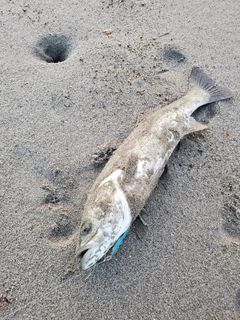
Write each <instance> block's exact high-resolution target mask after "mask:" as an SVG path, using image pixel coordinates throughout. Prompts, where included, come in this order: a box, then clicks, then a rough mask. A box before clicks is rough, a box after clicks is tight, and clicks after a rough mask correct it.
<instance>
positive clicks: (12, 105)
mask: <svg viewBox="0 0 240 320" xmlns="http://www.w3.org/2000/svg"><path fill="white" fill-rule="evenodd" d="M0 13H1V14H0V17H1V30H2V32H1V35H0V44H1V51H0V64H1V78H0V82H1V86H0V90H1V112H0V121H1V122H0V123H1V124H0V136H1V139H0V210H1V212H0V217H1V224H0V239H1V246H0V250H1V253H0V254H1V255H0V256H1V259H0V317H1V319H24V320H25V319H86V320H90V319H91V320H95V319H104V320H105V319H119V320H122V319H134V320H135V319H147V320H148V319H151V320H154V319H157V320H160V319H164V320H166V319H171V320H173V319H184V320H186V319H204V320H205V319H207V320H210V319H214V320H216V319H218V320H223V319H224V320H225V319H226V320H229V319H240V280H239V271H240V268H239V256H240V255H239V250H240V247H239V244H240V217H239V210H240V165H239V158H240V146H239V141H240V129H239V116H240V111H239V110H240V109H239V105H240V101H239V100H240V96H239V92H240V90H239V89H240V88H239V71H240V70H239V53H240V43H239V33H240V30H239V29H240V28H239V22H238V21H239V15H240V9H239V3H238V1H236V0H234V1H224V2H219V1H215V0H214V1H212V2H202V1H199V0H197V1H182V0H180V1H170V2H168V3H160V1H149V0H146V1H137V0H135V1H133V0H132V1H131V0H129V1H123V2H121V1H115V0H113V1H109V0H108V1H105V0H103V1H101V2H98V1H70V2H69V1H65V0H63V1H61V2H59V1H55V0H54V1H51V2H49V1H34V2H30V1H29V2H28V1H4V2H2V5H1V9H0ZM108 29H110V30H111V31H109V32H104V30H108ZM54 62H57V63H54ZM193 66H199V67H200V68H202V69H203V70H204V71H205V72H206V73H207V74H208V75H210V76H211V77H212V78H213V79H214V80H216V82H217V83H218V84H220V85H224V86H226V87H228V88H229V89H230V90H231V91H232V92H233V95H234V99H231V100H228V101H223V102H219V103H217V104H215V105H211V106H207V107H203V108H202V109H201V110H200V111H199V112H197V113H196V115H195V116H196V117H197V118H198V119H199V120H202V121H203V122H205V123H206V122H207V123H209V129H208V130H207V131H206V132H202V133H199V134H195V135H192V136H188V137H186V138H184V139H183V140H182V141H181V143H180V145H179V147H178V148H177V149H176V150H175V151H174V153H173V155H172V156H171V158H170V160H169V162H168V171H167V172H166V173H165V174H164V175H163V177H162V178H161V179H160V181H159V183H158V185H157V187H156V188H155V190H154V192H153V193H152V195H151V197H150V198H149V200H148V202H147V204H146V206H145V208H146V211H147V212H148V215H146V214H144V219H145V220H146V221H147V223H148V227H145V226H143V225H142V224H141V223H140V221H138V220H137V221H136V222H135V223H134V225H133V226H132V228H131V230H130V232H129V234H128V236H127V237H126V239H125V240H124V242H123V244H122V245H121V247H120V248H119V250H118V252H117V253H116V255H115V256H114V257H113V258H112V260H111V261H109V262H107V263H105V264H102V265H100V266H99V267H97V268H96V270H95V272H94V273H93V274H92V275H91V276H90V277H89V278H88V279H87V280H86V277H87V275H88V272H83V271H81V270H79V268H78V265H77V264H76V261H75V246H76V235H77V231H78V228H79V225H80V221H81V214H82V209H83V206H84V203H85V201H86V197H87V194H88V191H89V190H90V188H91V186H92V184H93V183H94V181H95V179H96V177H97V175H98V174H99V173H100V172H101V169H102V167H101V165H100V166H96V165H94V163H93V157H92V156H93V155H94V154H95V153H99V152H101V150H104V151H105V153H107V152H108V150H112V149H115V148H117V147H118V146H119V145H120V144H121V142H122V141H123V140H124V139H125V138H126V137H127V136H128V135H129V133H130V132H131V131H132V130H133V128H134V126H135V125H136V122H137V121H138V119H139V117H141V115H142V114H144V113H146V112H147V111H148V110H149V109H151V108H154V107H156V106H158V105H162V106H164V105H166V104H168V103H170V102H172V101H174V100H175V99H177V98H179V97H181V96H183V95H184V94H185V93H186V91H187V90H188V87H189V80H188V77H189V74H190V71H191V68H192V67H193Z"/></svg>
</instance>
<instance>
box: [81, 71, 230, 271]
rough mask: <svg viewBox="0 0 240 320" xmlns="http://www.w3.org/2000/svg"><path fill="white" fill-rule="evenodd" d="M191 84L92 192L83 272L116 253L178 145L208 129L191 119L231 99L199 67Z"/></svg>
mask: <svg viewBox="0 0 240 320" xmlns="http://www.w3.org/2000/svg"><path fill="white" fill-rule="evenodd" d="M190 78H191V81H192V84H193V86H192V89H190V90H189V91H188V93H187V94H186V95H185V96H184V97H182V98H180V99H179V100H177V101H175V102H173V103H171V104H170V105H168V106H165V107H162V108H159V107H157V108H156V109H154V110H153V111H152V112H151V113H149V114H148V115H146V116H145V118H144V120H143V121H142V122H140V123H139V124H138V125H137V127H136V128H135V129H134V130H133V131H132V133H131V134H130V135H129V136H128V137H127V138H126V139H125V140H124V141H123V143H122V144H121V145H120V146H119V148H118V149H117V150H116V151H115V152H114V154H113V155H112V157H111V158H110V160H109V161H108V163H107V164H106V166H105V167H104V169H103V170H102V172H101V174H100V175H99V176H98V178H97V179H96V181H95V183H94V184H93V186H92V188H91V190H90V191H89V195H88V199H87V201H86V204H85V207H84V212H83V215H82V222H81V226H80V236H79V240H78V244H77V250H76V255H77V259H78V260H80V264H81V268H82V269H83V270H86V269H88V268H89V267H91V266H94V265H95V264H96V263H97V262H98V261H99V260H100V259H102V258H103V257H104V256H105V254H106V253H107V252H108V251H109V249H111V248H112V247H113V246H114V245H115V249H114V251H115V250H116V246H117V247H118V246H119V243H118V242H119V241H122V238H123V236H124V235H125V234H126V232H127V230H128V229H129V227H130V225H131V223H132V222H133V221H134V220H135V219H136V217H137V216H138V215H139V214H140V212H141V210H142V209H143V207H144V205H145V203H146V201H147V199H148V197H149V196H150V194H151V192H152V191H153V189H154V188H155V186H156V184H157V182H158V180H159V178H160V176H161V175H162V173H163V171H164V168H165V165H166V163H167V161H168V159H169V157H170V155H171V154H172V152H173V150H174V148H175V147H176V146H177V144H178V143H179V141H180V140H181V139H182V138H183V137H184V136H185V135H187V134H189V133H191V132H194V131H199V130H203V129H205V128H207V126H205V125H203V124H201V123H199V122H197V121H196V120H195V119H194V118H193V117H192V116H191V115H192V113H193V112H194V111H195V110H196V109H197V108H199V107H200V106H202V105H205V104H207V103H210V102H214V101H219V100H223V99H227V98H230V97H231V96H232V94H231V92H230V91H229V90H228V89H226V88H222V87H219V86H216V85H215V83H214V81H213V80H212V79H210V78H209V77H208V76H207V75H206V74H205V73H204V72H203V71H202V70H201V69H199V68H198V67H194V68H193V69H192V72H191V77H190ZM119 239H120V240H119ZM116 243H117V245H116ZM112 252H113V251H112Z"/></svg>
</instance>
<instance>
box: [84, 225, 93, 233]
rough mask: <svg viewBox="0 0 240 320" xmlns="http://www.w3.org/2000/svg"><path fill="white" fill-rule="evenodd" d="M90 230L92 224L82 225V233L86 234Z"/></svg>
mask: <svg viewBox="0 0 240 320" xmlns="http://www.w3.org/2000/svg"><path fill="white" fill-rule="evenodd" d="M91 230H92V224H91V223H88V224H85V225H84V226H83V227H82V234H84V235H87V234H88V233H89V232H90V231H91Z"/></svg>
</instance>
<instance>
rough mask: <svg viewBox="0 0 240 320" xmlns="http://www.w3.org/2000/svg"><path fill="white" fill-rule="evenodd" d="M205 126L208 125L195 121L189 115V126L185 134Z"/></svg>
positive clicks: (205, 127) (203, 128) (202, 128)
mask: <svg viewBox="0 0 240 320" xmlns="http://www.w3.org/2000/svg"><path fill="white" fill-rule="evenodd" d="M207 128H208V126H206V125H205V124H202V123H200V122H197V121H196V120H195V119H194V118H193V117H190V126H189V129H188V131H187V133H186V134H189V133H192V132H195V131H201V130H205V129H207Z"/></svg>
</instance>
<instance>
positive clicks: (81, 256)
mask: <svg viewBox="0 0 240 320" xmlns="http://www.w3.org/2000/svg"><path fill="white" fill-rule="evenodd" d="M88 250H89V249H85V250H82V251H80V252H78V253H77V258H78V259H79V260H82V259H83V256H84V255H85V254H86V253H87V251H88Z"/></svg>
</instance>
